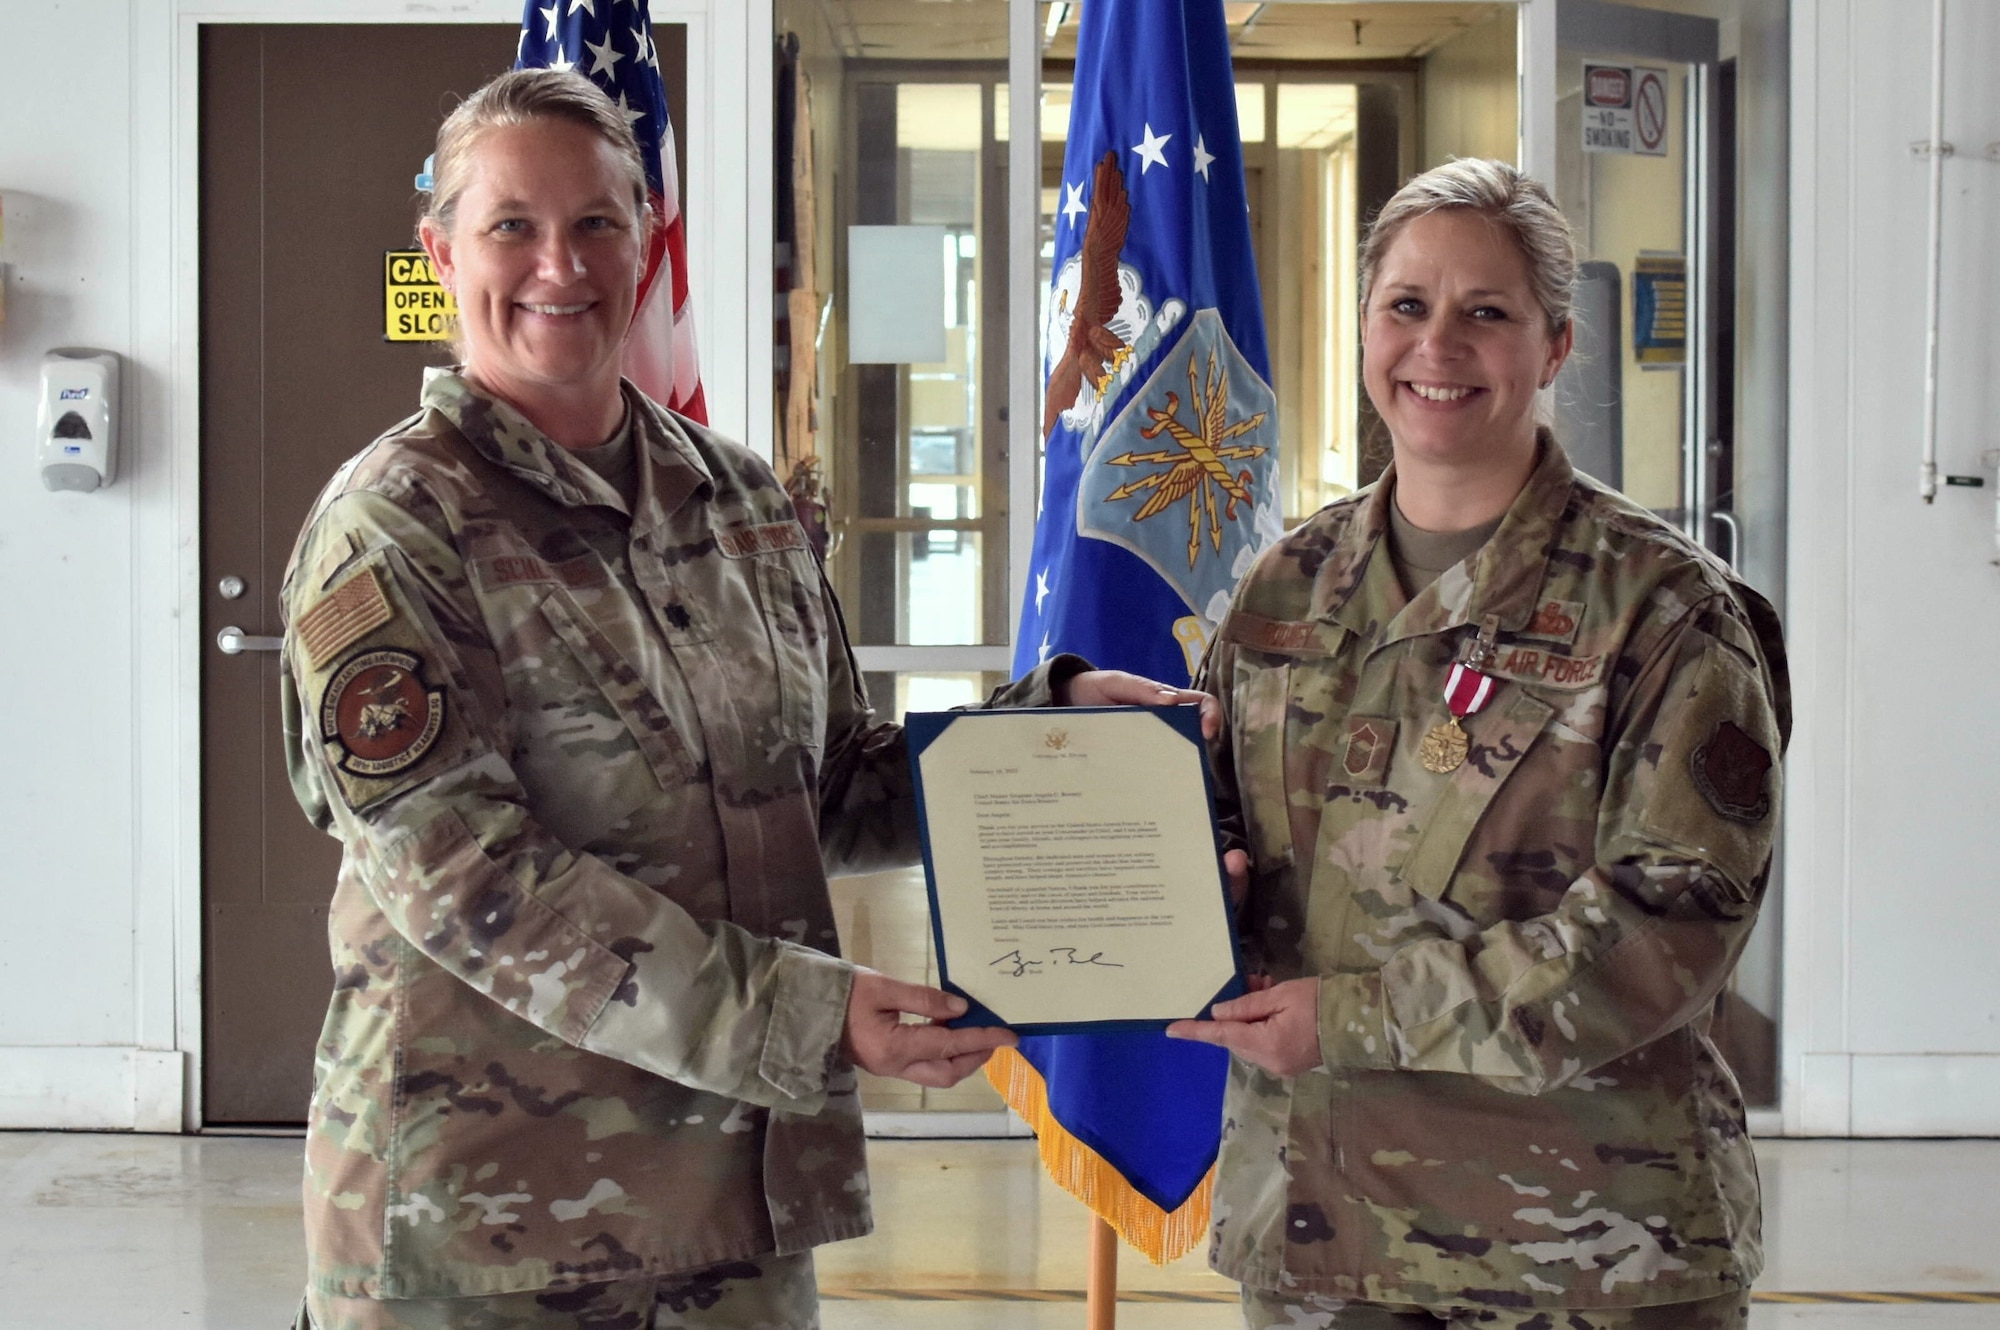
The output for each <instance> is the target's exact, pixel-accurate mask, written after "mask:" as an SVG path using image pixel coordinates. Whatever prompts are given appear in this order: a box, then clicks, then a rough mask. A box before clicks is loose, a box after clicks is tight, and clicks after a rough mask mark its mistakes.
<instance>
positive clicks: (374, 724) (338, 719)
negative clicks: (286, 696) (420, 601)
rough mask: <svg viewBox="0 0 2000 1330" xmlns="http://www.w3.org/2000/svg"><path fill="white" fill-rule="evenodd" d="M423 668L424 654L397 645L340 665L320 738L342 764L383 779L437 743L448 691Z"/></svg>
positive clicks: (323, 709) (322, 712)
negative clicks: (431, 682)
mask: <svg viewBox="0 0 2000 1330" xmlns="http://www.w3.org/2000/svg"><path fill="white" fill-rule="evenodd" d="M378 594H379V593H378ZM423 670H424V662H423V658H422V657H421V656H419V655H417V654H416V653H415V652H414V651H402V650H398V649H396V648H393V647H382V648H378V649H375V650H368V651H357V652H355V653H354V654H353V655H352V656H350V657H348V658H347V659H346V660H344V661H342V662H341V663H340V668H339V669H337V670H335V671H334V672H333V678H331V679H330V680H328V681H327V685H326V692H325V693H323V694H322V695H321V700H320V708H319V730H320V739H321V740H322V742H324V743H325V745H326V750H327V757H328V758H329V759H331V760H332V762H333V764H334V765H335V766H336V767H338V768H340V770H342V771H344V772H346V773H347V774H348V775H350V776H361V777H365V778H367V779H370V780H382V779H384V778H386V777H390V776H394V775H396V774H398V773H399V772H403V771H408V770H409V769H410V768H411V767H413V766H415V765H416V764H417V763H419V762H421V761H422V760H423V758H424V755H425V754H426V753H428V752H430V751H431V749H432V748H434V747H436V746H437V741H438V738H439V736H440V735H442V734H443V733H444V716H445V699H444V690H443V689H442V688H427V687H425V686H424V676H423Z"/></svg>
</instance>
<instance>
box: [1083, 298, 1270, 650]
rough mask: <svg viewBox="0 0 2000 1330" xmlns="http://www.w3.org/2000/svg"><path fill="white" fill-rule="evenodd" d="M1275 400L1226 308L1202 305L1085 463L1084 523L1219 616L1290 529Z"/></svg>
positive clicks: (1190, 602) (1202, 611) (1207, 613)
mask: <svg viewBox="0 0 2000 1330" xmlns="http://www.w3.org/2000/svg"><path fill="white" fill-rule="evenodd" d="M1276 410H1277V399H1276V397H1275V396H1274V395H1273V393H1272V392H1271V388H1270V385H1269V384H1267V383H1265V382H1264V379H1263V377H1262V376H1261V375H1259V374H1258V373H1257V371H1256V370H1255V369H1253V368H1252V367H1251V365H1250V362H1249V361H1247V360H1245V359H1244V358H1243V353H1242V352H1240V351H1238V350H1237V349H1236V343H1235V342H1234V341H1232V340H1231V339H1230V336H1229V330H1228V329H1227V328H1225V327H1223V324H1222V317H1221V315H1219V314H1217V313H1216V311H1214V310H1212V309H1204V310H1199V311H1197V312H1196V314H1195V316H1194V319H1193V320H1192V322H1191V323H1190V325H1189V327H1188V330H1187V333H1186V335H1184V336H1183V337H1182V338H1181V339H1180V341H1179V342H1178V343H1177V344H1176V345H1175V346H1174V347H1173V349H1172V350H1171V351H1169V352H1168V353H1167V354H1166V355H1165V356H1162V357H1161V358H1160V360H1159V361H1158V363H1157V365H1156V366H1155V368H1154V370H1153V374H1152V377H1151V378H1150V379H1148V380H1147V382H1146V383H1145V384H1144V385H1143V386H1142V387H1140V388H1139V389H1138V391H1136V392H1134V393H1133V394H1132V395H1131V396H1130V397H1129V398H1128V399H1127V400H1126V404H1125V408H1124V410H1122V411H1120V412H1119V414H1118V418H1117V419H1116V420H1114V421H1113V422H1112V423H1111V426H1110V428H1108V429H1106V430H1105V431H1104V434H1103V436H1102V437H1100V438H1099V439H1098V441H1097V446H1096V448H1094V449H1093V450H1092V452H1091V455H1090V460H1089V461H1088V462H1086V463H1085V464H1084V469H1083V479H1082V484H1080V485H1079V486H1078V487H1077V513H1076V519H1077V531H1078V533H1079V534H1081V535H1085V536H1095V537H1096V538H1098V539H1099V540H1108V541H1111V542H1112V543H1114V544H1117V545H1122V546H1124V547H1125V548H1126V549H1128V550H1130V551H1131V552H1132V553H1133V554H1136V555H1138V556H1139V558H1141V559H1143V560H1144V561H1145V562H1146V563H1147V564H1148V565H1149V566H1150V567H1151V568H1152V569H1153V571H1154V572H1156V573H1158V574H1159V575H1160V577H1161V578H1162V579H1164V580H1165V581H1166V582H1167V583H1169V584H1170V585H1171V586H1172V587H1173V588H1174V590H1176V591H1177V592H1179V593H1180V597H1181V599H1182V600H1183V601H1185V602H1187V607H1188V608H1189V609H1190V610H1192V611H1194V612H1195V613H1196V614H1199V615H1201V616H1202V617H1203V618H1205V619H1207V620H1208V621H1209V622H1210V623H1214V622H1215V621H1216V620H1217V619H1219V618H1220V617H1221V610H1222V608H1223V607H1224V606H1226V605H1227V604H1228V600H1229V593H1230V591H1231V590H1232V589H1233V588H1234V587H1235V585H1236V579H1237V578H1238V577H1240V576H1242V574H1243V572H1244V570H1245V569H1246V568H1248V567H1249V565H1250V561H1251V560H1252V559H1254V558H1255V557H1256V556H1257V554H1258V553H1260V552H1261V551H1262V550H1263V549H1264V547H1265V546H1267V545H1269V544H1270V543H1271V542H1272V541H1274V540H1276V539H1277V537H1278V535H1279V534H1280V532H1281V530H1282V526H1281V523H1280V521H1279V518H1278V501H1277V485H1276V480H1275V476H1276V471H1277V465H1278V426H1277V418H1276ZM1176 519H1179V520H1176ZM1218 597H1220V600H1219V601H1218V599H1217V598H1218Z"/></svg>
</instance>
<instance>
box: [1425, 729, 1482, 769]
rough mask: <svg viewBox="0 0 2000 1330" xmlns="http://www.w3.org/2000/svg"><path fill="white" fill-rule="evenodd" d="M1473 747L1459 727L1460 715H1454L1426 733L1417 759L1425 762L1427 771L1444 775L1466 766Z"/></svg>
mask: <svg viewBox="0 0 2000 1330" xmlns="http://www.w3.org/2000/svg"><path fill="white" fill-rule="evenodd" d="M1471 747H1472V745H1471V741H1470V740H1468V739H1467V738H1466V737H1465V731H1464V730H1462V729H1460V728H1459V727H1458V717H1456V716H1452V717H1449V718H1448V719H1446V720H1443V721H1440V722H1439V723H1438V724H1436V725H1434V726H1432V727H1431V729H1430V732H1429V733H1428V734H1426V735H1424V741H1423V744H1422V745H1421V746H1420V747H1419V748H1418V749H1417V760H1418V761H1419V762H1422V763H1423V764H1424V770H1425V771H1434V772H1436V773H1437V774H1438V775H1440V776H1442V775H1445V774H1446V773H1447V772H1452V771H1457V770H1458V769H1459V768H1460V767H1462V766H1464V765H1465V755H1466V754H1467V753H1468V752H1470V751H1471Z"/></svg>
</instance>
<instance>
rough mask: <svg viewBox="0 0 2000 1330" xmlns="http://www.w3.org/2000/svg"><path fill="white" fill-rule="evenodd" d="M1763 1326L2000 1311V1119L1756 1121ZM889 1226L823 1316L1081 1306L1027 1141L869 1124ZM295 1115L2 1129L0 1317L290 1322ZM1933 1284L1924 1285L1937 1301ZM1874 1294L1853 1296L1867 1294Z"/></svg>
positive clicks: (832, 1267)
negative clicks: (1852, 1130)
mask: <svg viewBox="0 0 2000 1330" xmlns="http://www.w3.org/2000/svg"><path fill="white" fill-rule="evenodd" d="M1759 1154H1760V1156H1761V1158H1762V1161H1763V1169H1764V1182H1765V1205H1766V1215H1765V1236H1766V1242H1767V1246H1768V1249H1769V1254H1770V1262H1769V1267H1768V1269H1767V1270H1766V1272H1765V1275H1764V1278H1763V1279H1762V1280H1761V1281H1760V1282H1759V1285H1758V1292H1757V1296H1758V1303H1757V1306H1756V1309H1755V1311H1754V1312H1753V1313H1752V1316H1751V1319H1750V1324H1751V1326H1752V1330H1776V1327H1780V1326H1785V1327H1807V1328H1809V1330H1835V1328H1836V1327H1838V1328H1840V1330H1845V1328H1847V1327H1858V1326H1867V1327H1871V1328H1875V1327H1880V1328H1881V1330H1894V1328H1895V1327H1904V1326H1908V1327H1939V1328H1943V1327H1950V1328H1951V1330H1972V1327H1989V1326H1991V1327H2000V1240H1996V1238H1995V1234H1996V1233H2000V1141H1783V1140H1771V1141H1764V1142H1761V1143H1760V1146H1759ZM869 1157H870V1160H871V1163H872V1165H873V1170H874V1177H875V1195H876V1224H877V1231H876V1232H875V1234H874V1235H873V1236H872V1237H869V1238H866V1239H863V1240H861V1241H857V1242H849V1243H841V1244H838V1245H836V1246H832V1247H825V1248H821V1249H820V1265H819V1268H820V1285H821V1287H822V1289H823V1290H824V1292H825V1297H826V1303H825V1327H826V1330H863V1327H866V1328H867V1330H915V1327H919V1326H921V1327H925V1328H926V1330H1055V1328H1056V1327H1062V1328H1063V1330H1069V1328H1070V1327H1079V1328H1080V1327H1081V1326H1082V1325H1083V1306H1082V1302H1081V1297H1082V1295H1081V1289H1082V1288H1083V1283H1084V1245H1085V1230H1086V1224H1085V1216H1084V1211H1083V1209H1082V1207H1081V1206H1079V1205H1077V1204H1076V1203H1075V1202H1073V1201H1072V1200H1070V1199H1069V1198H1068V1197H1067V1196H1065V1195H1063V1194H1061V1193H1059V1192H1058V1191H1057V1190H1056V1189H1055V1188H1054V1186H1053V1185H1051V1184H1050V1183H1048V1182H1047V1181H1045V1180H1044V1178H1043V1176H1042V1172H1041V1168H1040V1165H1039V1163H1038V1161H1037V1159H1036V1157H1035V1154H1034V1145H1033V1142H1031V1141H1026V1140H1007V1141H907V1140H891V1141H874V1142H871V1143H870V1146H869ZM298 1160H299V1142H298V1140H297V1139H296V1138H256V1137H221V1136H202V1137H183V1136H114V1135H84V1134H75V1135H63V1134H52V1133H41V1132H10V1133H0V1330H132V1327H147V1328H148V1330H158V1328H159V1327H190V1328H193V1327H200V1328H201V1330H279V1327H281V1326H284V1325H288V1324H289V1323H290V1321H289V1317H290V1315H291V1311H292V1309H293V1308H294V1307H295V1306H296V1305H297V1299H298V1288H299V1280H300V1278H301V1273H302V1270H303V1257H302V1254H301V1251H300V1238H299V1210H298V1200H297V1196H298V1173H299V1163H298ZM1120 1278H1121V1284H1122V1291H1123V1293H1124V1295H1125V1296H1126V1298H1127V1299H1128V1300H1127V1301H1125V1302H1124V1303H1123V1304H1122V1305H1121V1307H1120V1309H1119V1317H1118V1320H1119V1325H1120V1327H1121V1328H1122V1330H1228V1328H1229V1327H1234V1326H1237V1325H1239V1324H1240V1322H1239V1321H1238V1319H1237V1317H1236V1315H1235V1309H1234V1306H1233V1299H1234V1286H1233V1285H1231V1284H1229V1283H1228V1282H1227V1281H1226V1280H1223V1279H1222V1278H1220V1277H1219V1276H1217V1275H1214V1274H1211V1273H1210V1272H1209V1271H1208V1269H1207V1268H1206V1266H1205V1265H1204V1264H1203V1262H1202V1258H1201V1256H1200V1254H1198V1253H1197V1254H1196V1255H1193V1256H1190V1257H1188V1258H1186V1259H1184V1260H1182V1261H1179V1262H1176V1263H1175V1264H1173V1265H1171V1266H1168V1267H1166V1268H1164V1269H1155V1268H1153V1267H1151V1266H1149V1265H1147V1264H1146V1262H1145V1261H1144V1259H1143V1258H1140V1257H1137V1256H1134V1255H1133V1254H1132V1253H1130V1252H1126V1253H1125V1254H1124V1258H1123V1264H1122V1267H1121V1271H1120ZM1926 1299H1929V1301H1926ZM1857 1304H1859V1305H1857Z"/></svg>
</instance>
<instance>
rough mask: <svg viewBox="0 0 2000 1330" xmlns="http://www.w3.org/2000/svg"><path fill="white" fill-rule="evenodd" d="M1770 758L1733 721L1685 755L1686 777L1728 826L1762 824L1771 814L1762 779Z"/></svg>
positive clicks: (1766, 783) (1725, 722)
mask: <svg viewBox="0 0 2000 1330" xmlns="http://www.w3.org/2000/svg"><path fill="white" fill-rule="evenodd" d="M1770 770H1771V755H1770V754H1769V753H1768V752H1766V751H1765V750H1764V746H1763V745H1762V744H1760V743H1758V742H1757V741H1756V740H1755V739H1752V738H1751V737H1750V736H1749V735H1748V734H1746V733H1745V732H1744V731H1743V729H1742V728H1741V727H1740V726H1738V725H1737V724H1736V722H1734V721H1728V720H1725V721H1721V722H1718V723H1717V725H1716V727H1715V731H1714V732H1713V733H1712V734H1710V735H1709V736H1708V738H1707V739H1705V740H1704V741H1702V742H1701V743H1700V744H1698V745H1696V747H1695V749H1694V751H1693V752H1691V753H1689V754H1688V774H1689V776H1690V777H1692V778H1693V780H1694V787H1695V788H1696V789H1697V790H1700V791H1701V796H1702V798H1704V799H1706V800H1708V804H1709V807H1711V808H1713V809H1714V810H1715V811H1716V812H1718V813H1720V814H1721V815H1722V816H1724V817H1726V818H1728V819H1729V820H1730V821H1732V822H1753V823H1754V822H1762V821H1763V820H1764V819H1765V818H1766V817H1769V816H1770V814H1771V794H1770V789H1769V783H1768V782H1767V781H1766V780H1765V777H1766V776H1767V775H1768V774H1769V773H1770Z"/></svg>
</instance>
